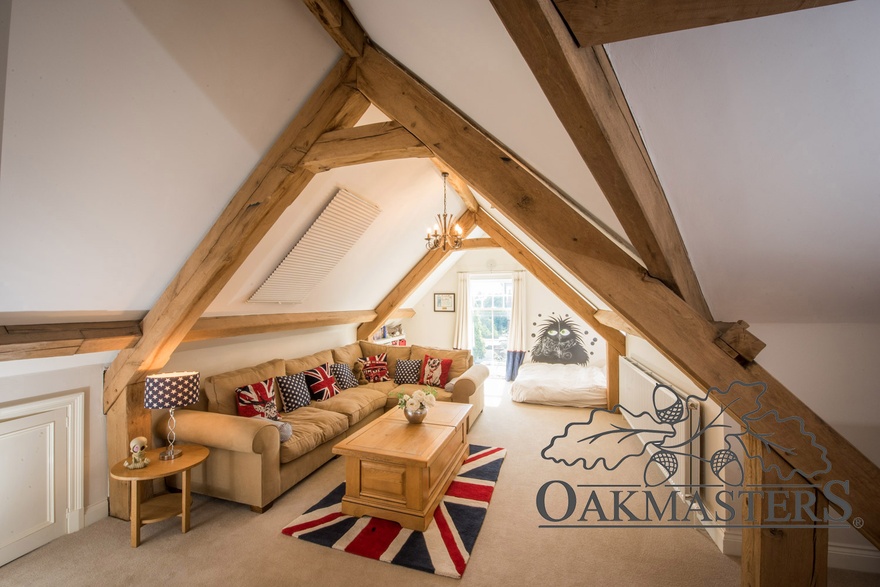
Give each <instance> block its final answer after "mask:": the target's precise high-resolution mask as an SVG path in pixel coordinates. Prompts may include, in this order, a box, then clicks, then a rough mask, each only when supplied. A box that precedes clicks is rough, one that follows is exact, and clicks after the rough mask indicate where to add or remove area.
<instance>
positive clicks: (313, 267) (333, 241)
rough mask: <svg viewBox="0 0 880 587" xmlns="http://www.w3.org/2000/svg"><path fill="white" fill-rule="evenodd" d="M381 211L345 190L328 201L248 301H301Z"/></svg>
mask: <svg viewBox="0 0 880 587" xmlns="http://www.w3.org/2000/svg"><path fill="white" fill-rule="evenodd" d="M379 212H381V210H380V209H379V207H378V206H376V205H375V204H373V203H372V202H367V201H366V200H363V199H361V198H359V197H357V196H355V195H353V194H350V193H349V192H347V191H345V190H339V192H337V194H336V195H335V196H333V199H332V200H331V201H330V203H329V204H328V205H327V207H326V208H324V211H323V212H321V215H320V216H318V219H317V220H315V223H314V224H312V226H311V227H310V228H309V230H308V231H306V233H305V234H304V235H303V237H302V238H301V239H300V240H299V242H298V243H296V245H295V246H294V247H293V249H291V251H290V252H289V253H288V254H287V257H285V258H284V260H283V261H282V262H281V264H280V265H278V267H277V268H276V269H275V271H273V272H272V274H271V275H270V276H269V278H268V279H267V280H266V281H265V282H264V283H263V285H261V286H260V288H259V289H258V290H257V291H256V292H255V293H254V295H252V296H251V298H250V299H249V300H248V301H249V302H254V303H259V302H268V303H280V304H300V303H302V302H303V300H305V299H306V297H308V295H309V293H311V291H312V290H313V289H314V288H315V286H316V285H318V283H320V281H321V280H322V279H324V277H326V276H327V274H328V273H330V270H331V269H333V268H334V267H335V266H336V264H337V263H338V262H339V261H340V259H342V258H343V257H344V256H345V254H346V253H348V251H349V250H350V249H351V247H353V246H354V244H355V243H356V242H357V240H358V239H359V238H360V237H361V235H362V234H364V231H366V230H367V228H368V227H369V226H370V224H372V223H373V221H374V220H375V219H376V217H377V216H378V215H379Z"/></svg>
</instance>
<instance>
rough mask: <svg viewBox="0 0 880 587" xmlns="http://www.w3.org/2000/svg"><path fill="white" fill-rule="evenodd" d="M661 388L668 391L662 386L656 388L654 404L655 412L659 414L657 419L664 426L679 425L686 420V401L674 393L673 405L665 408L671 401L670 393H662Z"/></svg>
mask: <svg viewBox="0 0 880 587" xmlns="http://www.w3.org/2000/svg"><path fill="white" fill-rule="evenodd" d="M661 388H663V389H668V388H666V387H663V386H661V385H658V386H657V387H655V388H654V397H653V402H654V411H655V412H656V413H657V419H659V420H660V421H661V422H663V423H664V424H678V423H679V422H681V421H682V420H684V418H685V416H684V413H685V410H684V400H682V399H681V398H680V397H678V395H677V394H675V393H672V397H673V398H674V399H673V400H672V403H671V404H669V405H668V406H665V405H666V403H668V402H669V401H670V398H669V394H668V393H660V389H661ZM661 406H665V407H661Z"/></svg>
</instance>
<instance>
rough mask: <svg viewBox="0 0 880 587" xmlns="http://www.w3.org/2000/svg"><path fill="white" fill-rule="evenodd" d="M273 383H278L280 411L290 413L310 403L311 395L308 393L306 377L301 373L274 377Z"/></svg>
mask: <svg viewBox="0 0 880 587" xmlns="http://www.w3.org/2000/svg"><path fill="white" fill-rule="evenodd" d="M275 381H277V382H278V393H280V394H281V409H282V411H284V412H292V411H293V410H295V409H297V408H304V407H306V406H307V405H309V404H310V403H311V401H312V395H311V394H310V393H309V385H308V383H306V376H305V375H303V374H302V373H294V374H293V375H282V376H281V377H276V378H275Z"/></svg>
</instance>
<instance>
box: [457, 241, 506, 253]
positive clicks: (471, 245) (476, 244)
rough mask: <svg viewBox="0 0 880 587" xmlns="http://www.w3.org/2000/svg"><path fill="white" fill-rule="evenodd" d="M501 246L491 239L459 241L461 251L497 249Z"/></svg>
mask: <svg viewBox="0 0 880 587" xmlns="http://www.w3.org/2000/svg"><path fill="white" fill-rule="evenodd" d="M500 246H501V245H499V244H498V243H496V242H495V240H494V239H491V238H466V239H464V240H463V241H461V249H462V250H463V251H473V250H475V249H497V248H499V247H500Z"/></svg>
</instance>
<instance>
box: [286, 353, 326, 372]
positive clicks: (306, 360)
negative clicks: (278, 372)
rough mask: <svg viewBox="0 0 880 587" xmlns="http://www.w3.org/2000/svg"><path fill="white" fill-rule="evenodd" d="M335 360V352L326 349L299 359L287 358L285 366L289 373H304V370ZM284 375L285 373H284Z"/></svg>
mask: <svg viewBox="0 0 880 587" xmlns="http://www.w3.org/2000/svg"><path fill="white" fill-rule="evenodd" d="M332 362H333V353H332V352H331V351H330V349H327V350H326V351H321V352H320V353H315V354H314V355H309V356H307V357H300V358H298V359H287V360H286V361H284V368H285V369H286V370H287V375H294V374H296V373H302V372H303V371H308V370H309V369H314V368H315V367H319V366H321V365H324V364H325V363H326V364H329V363H332ZM282 375H283V373H282Z"/></svg>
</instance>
